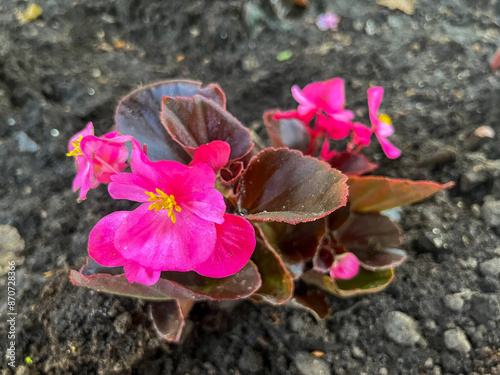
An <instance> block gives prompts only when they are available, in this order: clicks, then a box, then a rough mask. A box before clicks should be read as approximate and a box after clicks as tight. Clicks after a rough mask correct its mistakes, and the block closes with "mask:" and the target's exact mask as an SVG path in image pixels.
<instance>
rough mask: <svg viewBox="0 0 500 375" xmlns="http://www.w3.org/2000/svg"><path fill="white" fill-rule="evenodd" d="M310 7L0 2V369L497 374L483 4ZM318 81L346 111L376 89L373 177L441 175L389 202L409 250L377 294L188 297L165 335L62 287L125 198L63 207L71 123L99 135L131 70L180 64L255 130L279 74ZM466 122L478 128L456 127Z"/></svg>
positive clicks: (490, 46)
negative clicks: (378, 107) (339, 87)
mask: <svg viewBox="0 0 500 375" xmlns="http://www.w3.org/2000/svg"><path fill="white" fill-rule="evenodd" d="M397 2H400V3H401V2H411V1H409V0H407V1H403V0H398V1H397ZM310 3H311V6H310V8H309V9H308V10H307V11H305V12H297V15H296V16H295V17H292V16H290V17H287V18H285V19H280V18H278V17H277V15H276V14H275V13H274V12H273V10H272V8H271V6H270V3H269V2H267V1H264V0H262V1H255V2H250V1H245V2H244V1H222V0H220V1H215V0H214V1H203V0H193V1H179V0H175V1H174V0H170V1H156V2H151V1H145V0H144V1H143V0H111V1H110V0H73V1H62V0H38V1H37V4H38V5H40V6H41V8H42V9H43V14H42V15H41V16H40V17H39V18H38V19H36V20H34V21H32V22H29V23H26V24H24V25H21V23H20V22H19V21H18V19H17V18H16V14H19V13H20V12H22V11H24V10H25V9H26V7H27V6H28V4H29V3H28V1H24V0H1V1H0V9H1V12H0V24H1V27H0V175H1V178H0V224H2V225H8V226H11V227H14V228H16V229H17V230H18V232H19V234H20V236H21V237H22V240H24V243H25V247H24V250H22V251H18V250H19V249H18V250H12V249H13V248H12V247H11V248H10V249H11V250H9V251H10V253H6V254H5V253H2V254H1V255H2V262H4V261H5V262H4V263H3V264H1V267H2V272H3V273H2V279H3V282H2V288H4V287H5V288H6V286H5V280H6V277H7V276H6V275H5V272H4V271H5V269H6V262H7V261H6V259H7V258H8V257H10V258H9V259H15V260H16V264H17V268H16V277H17V286H16V288H17V294H16V303H17V305H16V308H17V312H18V314H17V316H16V363H17V367H16V369H12V368H10V367H8V366H7V358H6V357H5V356H4V353H5V352H6V346H7V345H6V344H7V343H8V340H7V332H8V329H9V326H8V324H7V306H6V304H5V302H4V300H3V299H2V310H1V312H0V314H1V322H0V336H1V337H2V339H1V340H0V345H1V349H2V359H1V362H0V363H2V368H3V370H1V371H2V372H1V374H14V373H15V374H18V375H19V374H191V375H195V374H242V375H244V374H273V375H274V374H286V375H294V374H305V375H316V374H380V375H383V374H434V375H439V374H500V274H499V273H495V272H497V271H498V263H497V266H496V271H495V268H494V266H491V265H492V263H485V262H487V261H490V260H492V259H496V260H497V262H498V261H500V260H499V257H500V242H499V234H500V212H499V211H500V209H499V207H500V206H499V205H500V203H498V204H497V205H496V206H495V204H496V202H499V200H500V184H499V179H498V176H500V167H499V163H500V147H499V140H498V137H499V136H498V134H500V122H499V118H500V105H499V104H500V73H492V72H491V71H490V68H489V58H490V57H491V56H492V55H493V53H494V52H495V50H496V48H497V47H498V43H499V40H500V29H499V25H498V23H499V22H500V3H498V2H497V1H496V0H477V1H476V0H442V1H434V0H418V1H417V2H416V5H415V12H414V14H412V15H409V14H405V13H403V12H402V11H399V10H391V9H389V8H386V7H383V6H380V5H377V3H376V2H375V1H369V0H356V1H352V0H335V1H327V0H310ZM325 10H332V11H334V12H335V13H336V14H337V15H339V16H340V17H341V22H340V24H339V27H338V30H337V31H336V32H334V31H320V30H319V29H318V28H317V26H316V25H315V23H314V21H315V18H316V17H317V15H318V14H320V13H322V12H324V11H325ZM285 50H290V51H291V52H292V54H293V55H292V57H291V58H289V59H288V60H285V61H278V59H277V58H276V56H277V54H278V53H279V52H282V51H285ZM333 77H342V78H344V79H345V80H346V95H347V103H346V105H347V107H348V108H349V109H353V110H354V111H355V112H356V114H357V115H358V116H359V117H360V118H361V119H363V120H364V121H365V122H366V121H368V118H367V117H368V114H367V106H366V89H368V88H369V87H370V86H374V85H380V86H384V87H385V88H386V91H385V96H384V101H383V104H382V109H383V110H384V111H385V112H387V113H390V114H391V116H392V118H393V122H394V124H395V128H396V133H395V135H394V136H393V137H392V138H391V139H392V140H393V142H394V143H395V144H396V145H397V146H398V147H400V148H402V150H403V155H402V156H401V157H400V158H399V159H397V160H395V161H390V160H387V159H385V157H383V155H382V153H381V150H380V148H379V147H378V146H377V145H373V146H372V147H370V149H369V150H368V154H369V155H370V157H372V158H374V159H375V160H377V161H379V162H380V163H381V168H380V169H379V170H378V171H377V174H383V175H388V176H391V177H401V178H410V179H429V180H433V181H437V182H441V183H444V182H448V181H454V182H456V186H455V187H454V188H453V189H451V190H449V191H446V192H444V193H440V194H438V195H437V196H436V197H434V198H432V199H429V200H426V201H425V202H422V203H420V204H416V205H413V206H411V207H408V208H405V209H404V210H403V211H402V212H401V221H400V224H401V226H402V227H403V229H404V232H405V248H406V250H407V251H408V252H409V255H410V256H409V259H408V261H407V262H406V263H405V264H403V265H402V266H400V267H399V268H398V269H397V277H396V280H395V281H394V282H393V284H391V286H389V287H388V288H387V289H386V290H384V291H383V292H381V293H378V294H374V295H365V296H360V297H356V298H351V299H345V300H342V299H338V298H334V297H331V298H330V303H331V307H332V309H333V315H332V316H331V317H329V318H327V319H326V320H325V321H316V320H315V319H314V318H313V316H312V315H311V314H310V313H308V312H306V311H302V310H298V309H295V308H294V307H292V306H271V305H266V304H254V303H251V302H249V301H243V302H240V303H236V304H230V305H229V304H217V303H199V304H197V305H196V306H195V308H194V310H193V311H192V313H191V314H190V316H189V320H188V322H187V327H186V332H185V336H184V339H183V341H182V342H181V343H180V344H169V343H166V342H163V341H161V340H160V339H158V338H157V336H156V333H155V332H154V330H153V329H152V327H151V324H150V321H149V318H148V314H149V307H148V305H147V304H146V303H144V302H141V301H137V300H133V299H129V298H122V297H116V296H112V295H107V294H102V293H97V292H93V291H91V290H88V289H84V288H78V287H75V286H72V285H71V284H70V282H69V280H68V274H69V270H70V269H78V268H79V267H80V266H81V265H82V264H83V262H84V258H85V255H86V242H87V237H88V233H89V231H90V229H91V228H92V226H93V225H94V224H95V223H96V222H97V221H98V220H99V219H100V218H101V217H103V216H104V215H106V214H108V213H110V212H112V211H115V210H118V209H128V208H129V204H128V203H126V202H118V201H113V200H111V199H109V198H108V196H107V191H106V187H104V186H101V187H99V188H98V189H96V190H93V191H91V192H90V193H89V199H88V200H87V201H85V202H83V203H80V204H78V203H77V195H76V194H75V193H73V192H72V191H71V182H72V179H73V177H74V173H75V172H74V167H73V161H72V160H71V159H70V158H68V157H66V156H65V153H66V148H67V141H68V139H69V138H70V136H71V135H73V134H74V133H76V132H77V131H79V130H81V129H82V128H83V127H84V126H85V125H86V124H87V123H88V122H89V121H93V122H94V125H95V127H96V133H97V134H102V133H104V132H106V131H108V130H109V129H110V128H111V126H112V124H113V114H114V109H115V107H116V104H117V102H118V100H119V99H120V98H121V97H122V96H124V95H125V94H127V93H128V92H129V91H131V90H133V89H135V88H137V87H139V86H140V85H143V84H147V83H152V82H155V81H159V80H164V79H170V78H191V79H196V80H200V81H203V82H204V83H210V82H217V83H219V84H220V85H221V87H222V88H223V89H224V90H225V92H226V94H227V98H228V109H229V111H231V112H232V113H233V114H234V115H235V116H236V117H237V118H238V119H240V120H241V121H242V122H243V123H244V124H245V125H247V126H249V127H251V128H252V129H254V130H256V131H257V133H258V134H260V135H261V136H263V137H264V132H263V125H262V119H261V115H262V113H263V112H264V111H265V110H267V109H270V108H275V107H280V108H284V109H288V108H293V107H294V106H295V105H296V104H295V102H294V100H293V98H292V96H291V92H290V87H291V86H292V85H293V84H298V85H299V86H300V87H303V86H304V85H305V84H307V83H308V82H311V81H315V80H324V79H328V78H333ZM480 126H490V127H491V128H492V129H493V130H494V131H495V132H496V135H495V136H494V137H493V138H488V137H478V136H477V135H474V133H473V132H474V130H475V129H477V128H478V127H480ZM374 143H375V142H374ZM495 207H496V210H495ZM9 229H12V228H10V227H9ZM9 238H11V239H12V241H14V242H15V243H17V245H19V246H20V249H22V248H23V246H22V243H21V241H20V240H16V239H15V236H14V237H10V236H9ZM1 242H2V243H3V251H4V252H5V251H8V250H5V249H9V247H8V246H7V245H6V244H5V242H6V239H5V238H2V239H1ZM14 245H15V244H14ZM14 245H12V246H14ZM9 246H10V245H9ZM14 247H15V246H14ZM16 251H17V252H16ZM485 264H486V266H485ZM488 265H490V267H488ZM2 295H3V296H5V295H6V291H5V292H2ZM2 298H3V297H2ZM397 312H401V313H404V314H405V315H404V317H405V319H403V321H401V320H398V319H395V317H398V316H399V317H400V316H401V315H400V314H399V313H397ZM401 322H402V323H401ZM405 322H406V323H405ZM394 332H396V334H395V333H394ZM398 332H399V333H401V335H399V336H398ZM400 336H402V337H400ZM405 340H406V341H405ZM29 362H32V363H29Z"/></svg>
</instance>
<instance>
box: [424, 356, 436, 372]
mask: <svg viewBox="0 0 500 375" xmlns="http://www.w3.org/2000/svg"><path fill="white" fill-rule="evenodd" d="M424 367H425V368H428V369H431V368H432V367H434V361H433V360H432V358H427V359H426V360H425V362H424Z"/></svg>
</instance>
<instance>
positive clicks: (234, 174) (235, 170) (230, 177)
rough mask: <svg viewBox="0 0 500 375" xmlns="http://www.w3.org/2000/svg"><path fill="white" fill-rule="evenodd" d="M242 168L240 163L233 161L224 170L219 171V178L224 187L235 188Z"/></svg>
mask: <svg viewBox="0 0 500 375" xmlns="http://www.w3.org/2000/svg"><path fill="white" fill-rule="evenodd" d="M243 169H244V166H243V162H241V161H233V162H231V163H230V164H229V165H228V166H227V167H226V168H224V169H221V171H220V178H221V180H222V182H223V183H224V184H225V185H228V186H231V187H232V186H236V184H237V183H238V181H239V180H240V177H241V173H242V172H243Z"/></svg>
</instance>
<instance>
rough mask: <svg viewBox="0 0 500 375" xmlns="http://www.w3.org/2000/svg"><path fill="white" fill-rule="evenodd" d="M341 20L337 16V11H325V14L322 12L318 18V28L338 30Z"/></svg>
mask: <svg viewBox="0 0 500 375" xmlns="http://www.w3.org/2000/svg"><path fill="white" fill-rule="evenodd" d="M339 21H340V18H339V17H337V15H336V14H335V13H333V12H325V13H323V14H320V15H319V16H318V18H317V19H316V26H318V29H320V30H321V31H326V30H333V31H336V30H337V26H338V24H339Z"/></svg>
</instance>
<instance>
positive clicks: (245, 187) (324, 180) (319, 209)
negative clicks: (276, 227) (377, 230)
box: [238, 148, 347, 224]
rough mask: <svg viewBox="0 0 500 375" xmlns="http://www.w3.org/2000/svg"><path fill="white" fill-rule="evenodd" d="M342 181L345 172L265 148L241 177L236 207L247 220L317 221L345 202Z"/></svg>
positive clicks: (278, 150)
mask: <svg viewBox="0 0 500 375" xmlns="http://www.w3.org/2000/svg"><path fill="white" fill-rule="evenodd" d="M345 181H346V176H345V175H343V174H342V173H340V172H339V171H337V170H335V169H332V168H330V166H329V165H328V164H326V163H324V162H322V161H319V160H318V159H315V158H312V157H309V156H304V155H302V154H301V153H300V152H298V151H292V150H289V149H286V148H279V149H273V148H267V149H265V150H263V151H261V152H259V153H258V154H257V155H256V156H254V157H253V158H252V159H251V160H250V163H249V165H248V167H247V169H246V170H245V172H244V173H243V175H242V176H241V181H240V185H239V189H238V209H239V211H240V213H241V214H242V216H244V217H245V218H247V219H249V220H259V221H284V222H287V223H289V224H297V223H300V222H306V221H313V220H317V219H320V218H322V217H324V216H326V215H328V214H329V213H331V212H333V211H334V210H336V209H337V208H339V207H341V206H344V205H345V204H346V200H347V199H346V196H347V186H346V184H345Z"/></svg>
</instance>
